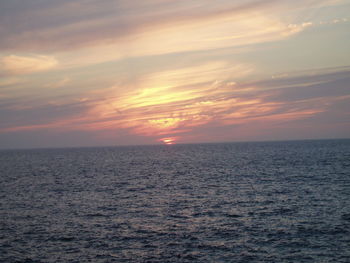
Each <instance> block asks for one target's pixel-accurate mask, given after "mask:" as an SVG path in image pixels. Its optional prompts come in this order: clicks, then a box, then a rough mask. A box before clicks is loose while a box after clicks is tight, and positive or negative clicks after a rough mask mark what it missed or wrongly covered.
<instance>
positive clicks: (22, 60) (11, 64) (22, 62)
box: [0, 55, 58, 75]
mask: <svg viewBox="0 0 350 263" xmlns="http://www.w3.org/2000/svg"><path fill="white" fill-rule="evenodd" d="M57 64H58V62H57V60H56V59H55V58H54V57H50V56H43V55H32V56H17V55H9V56H4V57H2V58H1V59H0V69H1V70H2V71H3V72H5V73H8V74H13V75H21V74H29V73H35V72H41V71H46V70H49V69H52V68H54V67H56V66H57Z"/></svg>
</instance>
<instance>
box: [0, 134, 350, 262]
mask: <svg viewBox="0 0 350 263" xmlns="http://www.w3.org/2000/svg"><path fill="white" fill-rule="evenodd" d="M0 173H1V178H0V197H1V199H0V205H1V206H0V223H1V225H0V262H349V260H350V140H333V141H299V142H269V143H236V144H206V145H204V144H203V145H171V146H144V147H120V148H84V149H52V150H23V151H2V152H0Z"/></svg>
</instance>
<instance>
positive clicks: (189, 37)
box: [0, 0, 350, 148]
mask: <svg viewBox="0 0 350 263" xmlns="http://www.w3.org/2000/svg"><path fill="white" fill-rule="evenodd" d="M0 7H1V8H0V10H1V11H0V118H1V122H0V139H1V141H2V143H1V144H0V147H5V148H6V147H10V148H11V147H41V146H67V145H72V143H73V144H74V145H76V146H80V145H119V144H152V143H161V142H163V143H166V144H172V143H176V142H185V143H186V142H200V141H232V140H265V139H288V138H291V139H298V138H299V139H300V138H323V137H325V138H328V137H335V138H337V137H347V136H346V134H349V131H350V130H349V127H350V124H349V115H348V113H349V108H348V106H347V105H349V100H350V91H349V85H350V79H349V77H348V76H349V72H350V67H349V66H350V55H349V52H348V46H349V44H350V43H349V34H348V33H347V32H349V29H350V23H349V17H348V12H347V10H350V2H349V1H347V0H343V1H342V0H337V1H335V0H324V1H323V0H322V1H319V0H318V1H314V0H306V1H305V0H304V1H301V0H300V1H299V0H296V1H289V0H282V1H274V0H264V1H261V0H246V1H239V2H237V1H227V0H219V1H209V0H204V1H203V0H201V1H199V0H190V1H188V0H186V1H185V0H179V1H170V0H147V1H141V2H140V1H139V2H132V1H124V0H113V1H112V0H105V1H91V0H89V1H88V0H79V1H65V0H63V1H55V2H54V1H49V0H28V1H6V2H2V3H0Z"/></svg>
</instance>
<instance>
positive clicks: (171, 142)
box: [160, 138, 175, 145]
mask: <svg viewBox="0 0 350 263" xmlns="http://www.w3.org/2000/svg"><path fill="white" fill-rule="evenodd" d="M160 141H162V142H163V143H164V144H166V145H171V144H174V143H175V138H163V139H160Z"/></svg>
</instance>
